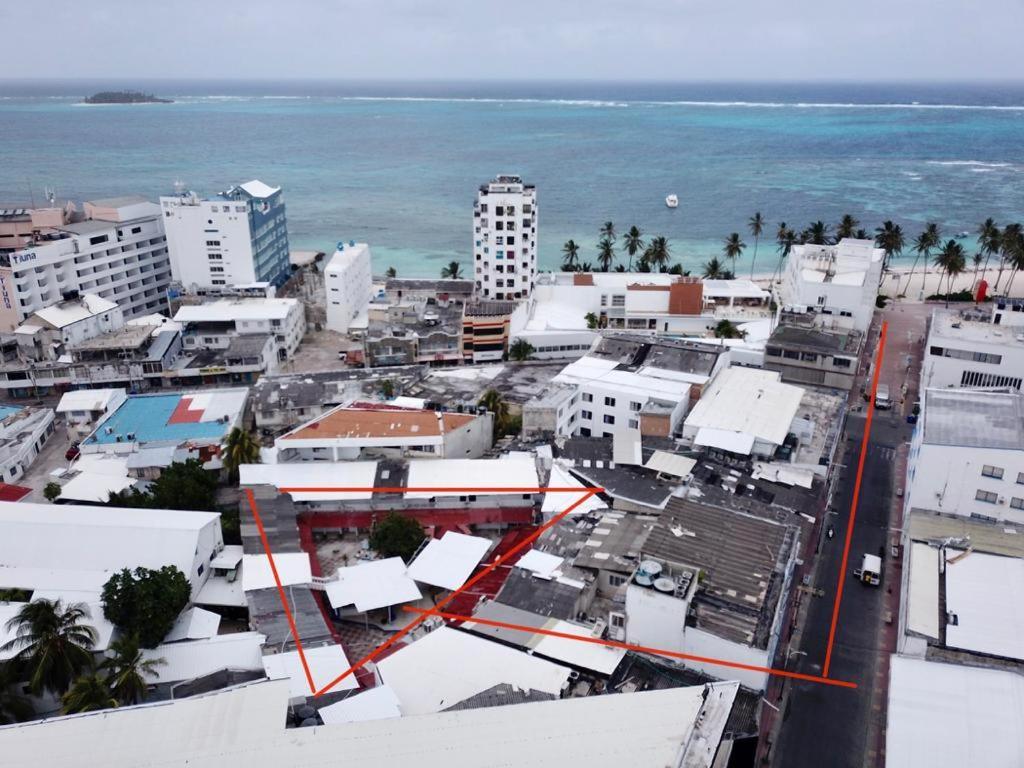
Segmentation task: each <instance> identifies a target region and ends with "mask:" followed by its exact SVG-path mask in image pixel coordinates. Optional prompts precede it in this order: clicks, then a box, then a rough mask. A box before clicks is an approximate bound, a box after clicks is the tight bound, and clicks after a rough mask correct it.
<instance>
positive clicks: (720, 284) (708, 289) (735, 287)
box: [701, 278, 770, 299]
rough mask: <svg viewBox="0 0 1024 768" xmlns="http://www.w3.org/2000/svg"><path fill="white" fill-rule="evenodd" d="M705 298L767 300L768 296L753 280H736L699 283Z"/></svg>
mask: <svg viewBox="0 0 1024 768" xmlns="http://www.w3.org/2000/svg"><path fill="white" fill-rule="evenodd" d="M701 283H702V284H703V287H704V297H705V298H726V299H728V298H733V299H767V298H768V297H769V296H770V294H769V293H768V291H766V290H765V289H764V288H762V287H761V286H759V285H758V284H757V283H755V282H754V281H753V280H749V279H747V278H737V279H735V280H709V279H704V280H702V281H701Z"/></svg>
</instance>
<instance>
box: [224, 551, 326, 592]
mask: <svg viewBox="0 0 1024 768" xmlns="http://www.w3.org/2000/svg"><path fill="white" fill-rule="evenodd" d="M274 565H275V566H276V568H277V575H278V577H280V579H281V586H282V587H287V586H288V585H290V584H309V583H310V582H312V581H313V571H312V569H311V567H310V564H309V555H307V554H306V553H305V552H281V553H279V554H275V555H274ZM276 587H277V582H275V581H274V573H273V571H272V570H271V568H270V558H268V557H267V556H266V555H265V554H263V555H245V556H243V557H242V589H243V590H245V591H246V592H251V591H253V590H256V589H273V588H276Z"/></svg>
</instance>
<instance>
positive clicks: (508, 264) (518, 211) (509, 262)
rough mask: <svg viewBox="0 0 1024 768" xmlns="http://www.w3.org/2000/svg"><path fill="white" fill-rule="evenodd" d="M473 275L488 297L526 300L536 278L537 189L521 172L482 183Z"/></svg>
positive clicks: (475, 218) (475, 222)
mask: <svg viewBox="0 0 1024 768" xmlns="http://www.w3.org/2000/svg"><path fill="white" fill-rule="evenodd" d="M473 275H474V277H473V279H474V280H475V281H476V290H477V294H478V295H479V296H482V297H483V298H486V299H506V300H508V299H512V300H515V299H525V298H528V297H529V296H530V293H531V292H532V291H533V286H534V282H535V281H536V279H537V190H536V188H535V187H534V186H533V185H532V184H524V183H523V180H522V178H520V177H519V176H498V177H497V178H495V179H494V180H493V181H490V182H488V183H487V184H481V185H480V191H479V192H478V193H477V197H476V204H475V205H474V206H473Z"/></svg>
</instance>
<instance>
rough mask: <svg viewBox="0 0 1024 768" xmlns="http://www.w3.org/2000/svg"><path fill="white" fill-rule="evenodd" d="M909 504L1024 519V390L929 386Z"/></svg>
mask: <svg viewBox="0 0 1024 768" xmlns="http://www.w3.org/2000/svg"><path fill="white" fill-rule="evenodd" d="M921 405H922V416H921V418H920V420H919V421H918V423H917V427H916V429H915V431H914V436H913V438H912V440H911V443H910V455H909V457H908V460H907V488H906V496H905V499H904V502H905V509H906V510H907V511H908V512H909V510H911V509H923V510H932V511H935V512H944V513H946V514H953V515H966V516H969V517H976V518H980V519H984V520H999V521H1009V522H1014V523H1024V395H1022V394H1020V393H1017V392H1013V393H1009V392H986V391H983V390H974V389H927V390H925V392H924V397H923V398H922V400H921Z"/></svg>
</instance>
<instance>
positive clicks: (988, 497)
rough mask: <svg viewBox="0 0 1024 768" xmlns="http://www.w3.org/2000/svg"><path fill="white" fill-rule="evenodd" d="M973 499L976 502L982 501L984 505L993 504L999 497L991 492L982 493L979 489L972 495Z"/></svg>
mask: <svg viewBox="0 0 1024 768" xmlns="http://www.w3.org/2000/svg"><path fill="white" fill-rule="evenodd" d="M974 498H975V499H977V500H978V501H984V502H985V503H986V504H995V503H996V501H997V500H998V499H999V495H998V494H995V493H992V491H983V490H981V489H980V488H979V489H978V492H977V493H976V494H974Z"/></svg>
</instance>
